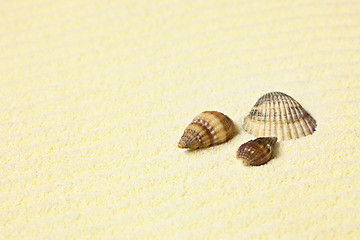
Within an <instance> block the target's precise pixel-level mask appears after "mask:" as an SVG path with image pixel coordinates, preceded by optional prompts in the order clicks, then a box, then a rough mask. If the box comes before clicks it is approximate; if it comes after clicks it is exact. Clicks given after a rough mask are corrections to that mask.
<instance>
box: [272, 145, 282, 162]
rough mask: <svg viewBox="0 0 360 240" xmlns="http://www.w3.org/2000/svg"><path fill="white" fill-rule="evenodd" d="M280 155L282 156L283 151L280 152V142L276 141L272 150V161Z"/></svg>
mask: <svg viewBox="0 0 360 240" xmlns="http://www.w3.org/2000/svg"><path fill="white" fill-rule="evenodd" d="M279 156H281V153H280V142H276V143H275V145H274V147H273V152H272V155H271V160H270V161H272V160H273V159H275V158H278V157H279Z"/></svg>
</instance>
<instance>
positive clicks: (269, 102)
mask: <svg viewBox="0 0 360 240" xmlns="http://www.w3.org/2000/svg"><path fill="white" fill-rule="evenodd" d="M243 128H244V129H245V130H246V131H247V132H249V133H252V134H253V135H255V136H256V137H277V138H278V139H279V140H287V139H295V138H299V137H304V136H307V135H310V134H312V133H313V132H315V128H316V121H315V119H314V118H313V117H312V116H311V115H310V114H309V113H308V112H307V111H306V110H305V109H304V108H303V107H302V106H301V105H300V104H299V103H298V102H297V101H296V100H295V99H293V98H292V97H290V96H289V95H286V94H285V93H282V92H270V93H267V94H265V95H263V96H262V97H261V98H259V100H258V101H257V102H256V103H255V105H254V107H253V108H252V110H251V112H250V114H249V115H248V116H247V117H246V118H245V120H244V125H243Z"/></svg>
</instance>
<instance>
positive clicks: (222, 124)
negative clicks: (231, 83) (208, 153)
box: [178, 111, 235, 149]
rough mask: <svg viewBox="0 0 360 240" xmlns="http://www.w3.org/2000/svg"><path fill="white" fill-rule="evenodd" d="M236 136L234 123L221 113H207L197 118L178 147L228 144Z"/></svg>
mask: <svg viewBox="0 0 360 240" xmlns="http://www.w3.org/2000/svg"><path fill="white" fill-rule="evenodd" d="M234 134H235V126H234V123H233V121H232V120H231V119H230V118H229V117H228V116H226V115H225V114H222V113H220V112H216V111H205V112H202V113H200V114H199V115H198V116H196V117H195V118H194V119H193V121H192V122H191V123H190V124H189V125H188V126H187V127H186V129H185V131H184V134H183V135H182V137H181V139H180V141H179V144H178V147H179V148H189V149H197V148H206V147H209V146H212V145H216V144H220V143H223V142H226V141H227V140H229V139H230V138H232V137H233V136H234Z"/></svg>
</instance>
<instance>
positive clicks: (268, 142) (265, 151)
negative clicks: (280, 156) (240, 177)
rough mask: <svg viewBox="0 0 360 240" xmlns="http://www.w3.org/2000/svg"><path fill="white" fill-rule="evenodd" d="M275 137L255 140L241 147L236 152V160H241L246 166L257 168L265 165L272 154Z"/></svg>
mask: <svg viewBox="0 0 360 240" xmlns="http://www.w3.org/2000/svg"><path fill="white" fill-rule="evenodd" d="M276 141H277V138H276V137H266V138H257V139H255V140H251V141H248V142H246V143H244V144H243V145H241V146H240V147H239V149H238V150H237V152H236V158H238V159H241V160H242V161H243V162H244V164H245V165H246V166H259V165H262V164H265V163H267V162H268V161H269V160H270V158H271V154H272V150H273V147H274V145H275V143H276Z"/></svg>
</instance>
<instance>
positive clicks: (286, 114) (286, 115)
mask: <svg viewBox="0 0 360 240" xmlns="http://www.w3.org/2000/svg"><path fill="white" fill-rule="evenodd" d="M280 101H281V103H282V105H283V108H284V110H285V117H284V118H285V119H286V123H289V119H288V112H287V109H286V105H285V102H284V99H283V98H282V97H280ZM280 109H281V108H280ZM280 114H281V113H280ZM281 116H284V115H281ZM285 119H284V120H285ZM285 127H286V124H283V126H282V129H283V133H284V138H285V139H287V134H286V133H288V134H289V135H290V136H289V137H290V139H291V138H292V136H291V132H290V131H286V132H285V129H284V128H285Z"/></svg>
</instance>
